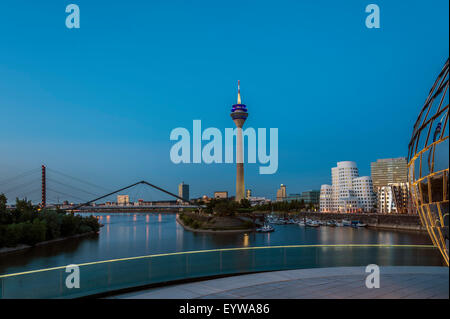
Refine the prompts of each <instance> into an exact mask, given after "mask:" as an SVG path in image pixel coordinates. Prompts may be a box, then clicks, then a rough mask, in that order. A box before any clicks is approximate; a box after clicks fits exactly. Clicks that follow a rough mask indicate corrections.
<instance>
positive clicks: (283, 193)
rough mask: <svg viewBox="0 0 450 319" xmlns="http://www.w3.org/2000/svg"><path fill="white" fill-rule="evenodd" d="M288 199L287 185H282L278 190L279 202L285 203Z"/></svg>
mask: <svg viewBox="0 0 450 319" xmlns="http://www.w3.org/2000/svg"><path fill="white" fill-rule="evenodd" d="M286 197H287V196H286V185H283V184H281V186H280V188H279V189H278V190H277V202H279V201H283V200H284V199H285V198H286Z"/></svg>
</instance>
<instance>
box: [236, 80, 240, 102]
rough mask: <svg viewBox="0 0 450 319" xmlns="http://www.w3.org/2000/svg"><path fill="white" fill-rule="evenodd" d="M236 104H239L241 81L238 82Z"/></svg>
mask: <svg viewBox="0 0 450 319" xmlns="http://www.w3.org/2000/svg"><path fill="white" fill-rule="evenodd" d="M237 104H241V81H240V80H238V99H237Z"/></svg>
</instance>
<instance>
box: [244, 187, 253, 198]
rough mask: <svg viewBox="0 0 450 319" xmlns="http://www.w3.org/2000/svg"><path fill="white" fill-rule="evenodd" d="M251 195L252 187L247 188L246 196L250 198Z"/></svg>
mask: <svg viewBox="0 0 450 319" xmlns="http://www.w3.org/2000/svg"><path fill="white" fill-rule="evenodd" d="M250 197H252V190H251V189H247V190H246V191H245V198H247V199H249V198H250Z"/></svg>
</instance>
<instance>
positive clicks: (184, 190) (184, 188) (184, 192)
mask: <svg viewBox="0 0 450 319" xmlns="http://www.w3.org/2000/svg"><path fill="white" fill-rule="evenodd" d="M178 197H181V198H183V199H184V200H185V201H189V185H188V184H185V183H184V182H181V183H180V184H179V185H178Z"/></svg>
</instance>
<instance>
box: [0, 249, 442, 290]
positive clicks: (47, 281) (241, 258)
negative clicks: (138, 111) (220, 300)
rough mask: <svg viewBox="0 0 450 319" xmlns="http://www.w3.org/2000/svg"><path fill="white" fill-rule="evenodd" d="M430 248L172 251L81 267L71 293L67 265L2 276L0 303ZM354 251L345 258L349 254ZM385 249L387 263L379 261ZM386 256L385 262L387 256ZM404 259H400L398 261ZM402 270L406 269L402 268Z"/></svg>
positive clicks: (364, 260) (368, 259) (367, 259)
mask: <svg viewBox="0 0 450 319" xmlns="http://www.w3.org/2000/svg"><path fill="white" fill-rule="evenodd" d="M430 248H432V249H435V248H434V247H433V246H431V245H382V244H361V245H359V244H353V245H348V244H345V245H291V246H265V247H244V248H224V249H210V250H198V251H185V252H174V253H165V254H156V255H147V256H137V257H128V258H120V259H112V260H102V261H95V262H89V263H82V264H78V265H77V266H78V267H79V275H80V277H79V278H80V287H79V288H68V287H67V286H66V280H67V278H68V276H70V275H71V272H66V267H67V266H60V267H53V268H46V269H38V270H31V271H24V272H20V273H12V274H6V275H0V285H1V289H0V292H1V296H0V297H1V298H77V297H84V296H89V295H95V294H100V293H106V292H112V291H116V290H120V289H126V288H132V287H139V286H145V285H151V284H158V283H166V282H170V281H176V280H182V279H192V278H202V277H208V276H217V275H227V274H239V273H248V272H260V271H273V270H286V269H297V268H314V267H338V266H364V265H368V264H371V263H374V260H377V261H378V264H380V260H381V261H383V260H385V261H383V262H382V264H380V266H383V265H396V264H395V263H396V262H395V260H401V259H402V258H401V255H402V254H407V255H408V257H411V254H416V255H417V258H416V260H417V264H420V262H419V260H420V257H421V256H423V255H422V253H423V252H422V253H419V251H418V250H420V251H422V250H423V249H430ZM348 249H352V250H355V251H354V252H352V254H350V256H351V258H349V255H348V254H345V252H346V250H348ZM381 249H383V250H384V249H389V250H390V253H392V254H395V255H396V258H391V259H390V258H389V256H390V253H386V251H383V252H382V253H383V258H378V254H379V253H380V250H381ZM386 256H387V257H386ZM397 257H400V258H397ZM402 265H403V264H402Z"/></svg>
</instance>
